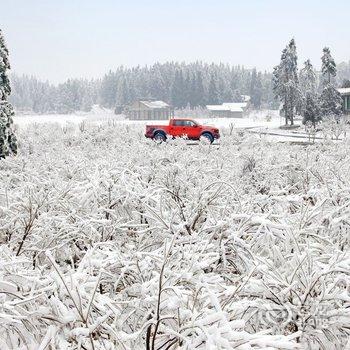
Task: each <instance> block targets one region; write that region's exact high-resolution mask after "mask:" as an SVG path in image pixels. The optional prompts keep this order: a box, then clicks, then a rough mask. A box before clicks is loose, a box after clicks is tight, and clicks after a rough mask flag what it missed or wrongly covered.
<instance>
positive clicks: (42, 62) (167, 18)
mask: <svg viewBox="0 0 350 350" xmlns="http://www.w3.org/2000/svg"><path fill="white" fill-rule="evenodd" d="M0 3H1V5H0V27H1V28H2V30H3V32H4V34H5V37H6V41H7V45H8V48H9V50H10V54H11V63H12V68H13V71H15V72H16V73H19V74H22V73H25V74H30V75H31V74H33V75H36V76H38V77H39V78H41V79H49V80H50V81H52V82H61V81H63V80H65V79H67V78H69V77H88V78H90V77H98V76H102V75H103V74H104V73H105V72H107V71H108V70H109V69H112V70H113V69H115V68H116V67H117V66H118V65H121V64H123V65H126V66H134V65H138V64H140V65H144V64H152V63H154V62H157V61H159V62H165V61H169V60H174V61H175V60H176V61H186V62H190V61H195V60H202V61H206V62H225V63H230V64H241V65H244V66H246V67H257V68H258V69H261V70H265V69H266V70H272V67H273V66H274V65H276V64H277V63H278V61H279V57H280V52H281V50H282V49H283V47H284V46H285V45H286V43H287V42H288V40H289V39H290V38H291V37H294V38H295V39H296V42H297V47H298V53H299V58H300V60H299V62H300V63H301V62H303V61H304V60H305V59H306V58H310V59H311V60H312V61H313V63H314V65H315V66H316V67H319V61H320V56H321V54H322V48H323V47H324V46H325V45H327V46H329V47H330V48H331V50H332V53H333V56H334V57H335V59H336V61H337V62H341V61H349V60H350V26H349V22H350V21H349V18H350V1H349V0H333V1H331V2H329V1H323V0H318V1H316V0H304V1H301V0H290V1H284V0H242V1H237V0H231V1H229V0H216V1H215V0H213V1H209V0H200V1H199V0H192V1H185V0H176V1H167V0H153V1H152V0H149V1H146V0H145V1H141V0H139V1H136V0H124V1H120V0H114V1H113V0H47V1H44V0H0Z"/></svg>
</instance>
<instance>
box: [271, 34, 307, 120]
mask: <svg viewBox="0 0 350 350" xmlns="http://www.w3.org/2000/svg"><path fill="white" fill-rule="evenodd" d="M273 90H274V93H275V97H276V98H278V99H279V100H280V101H281V103H282V105H283V107H282V111H283V113H284V117H285V121H286V124H288V121H290V124H291V125H293V124H294V115H295V112H296V108H297V106H298V104H299V102H300V99H301V93H300V89H299V79H298V56H297V51H296V45H295V41H294V39H292V40H291V41H290V42H289V44H288V45H287V47H286V48H285V49H284V50H283V51H282V55H281V62H280V64H279V65H278V66H276V67H275V68H274V72H273Z"/></svg>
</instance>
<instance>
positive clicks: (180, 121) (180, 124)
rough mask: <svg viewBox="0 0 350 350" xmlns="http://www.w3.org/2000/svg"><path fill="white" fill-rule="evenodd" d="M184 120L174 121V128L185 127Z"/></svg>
mask: <svg viewBox="0 0 350 350" xmlns="http://www.w3.org/2000/svg"><path fill="white" fill-rule="evenodd" d="M184 125H185V124H184V121H183V120H174V126H184Z"/></svg>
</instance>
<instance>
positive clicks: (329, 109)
mask: <svg viewBox="0 0 350 350" xmlns="http://www.w3.org/2000/svg"><path fill="white" fill-rule="evenodd" d="M336 75H337V68H336V64H335V62H334V59H333V57H332V55H331V52H330V50H329V48H328V47H325V48H324V49H323V56H322V79H323V90H322V93H321V97H320V99H321V102H320V104H321V114H322V116H323V117H331V116H335V117H339V116H340V115H341V114H342V113H343V109H342V103H343V100H342V97H341V95H340V93H339V91H338V90H337V89H336V88H335V87H334V85H333V83H332V77H333V78H334V77H336Z"/></svg>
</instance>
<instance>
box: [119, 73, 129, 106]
mask: <svg viewBox="0 0 350 350" xmlns="http://www.w3.org/2000/svg"><path fill="white" fill-rule="evenodd" d="M130 102H131V99H130V93H129V86H128V83H127V81H126V78H125V76H123V77H121V78H120V79H119V81H118V87H117V96H116V104H117V105H118V106H125V105H127V104H128V103H130Z"/></svg>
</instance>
